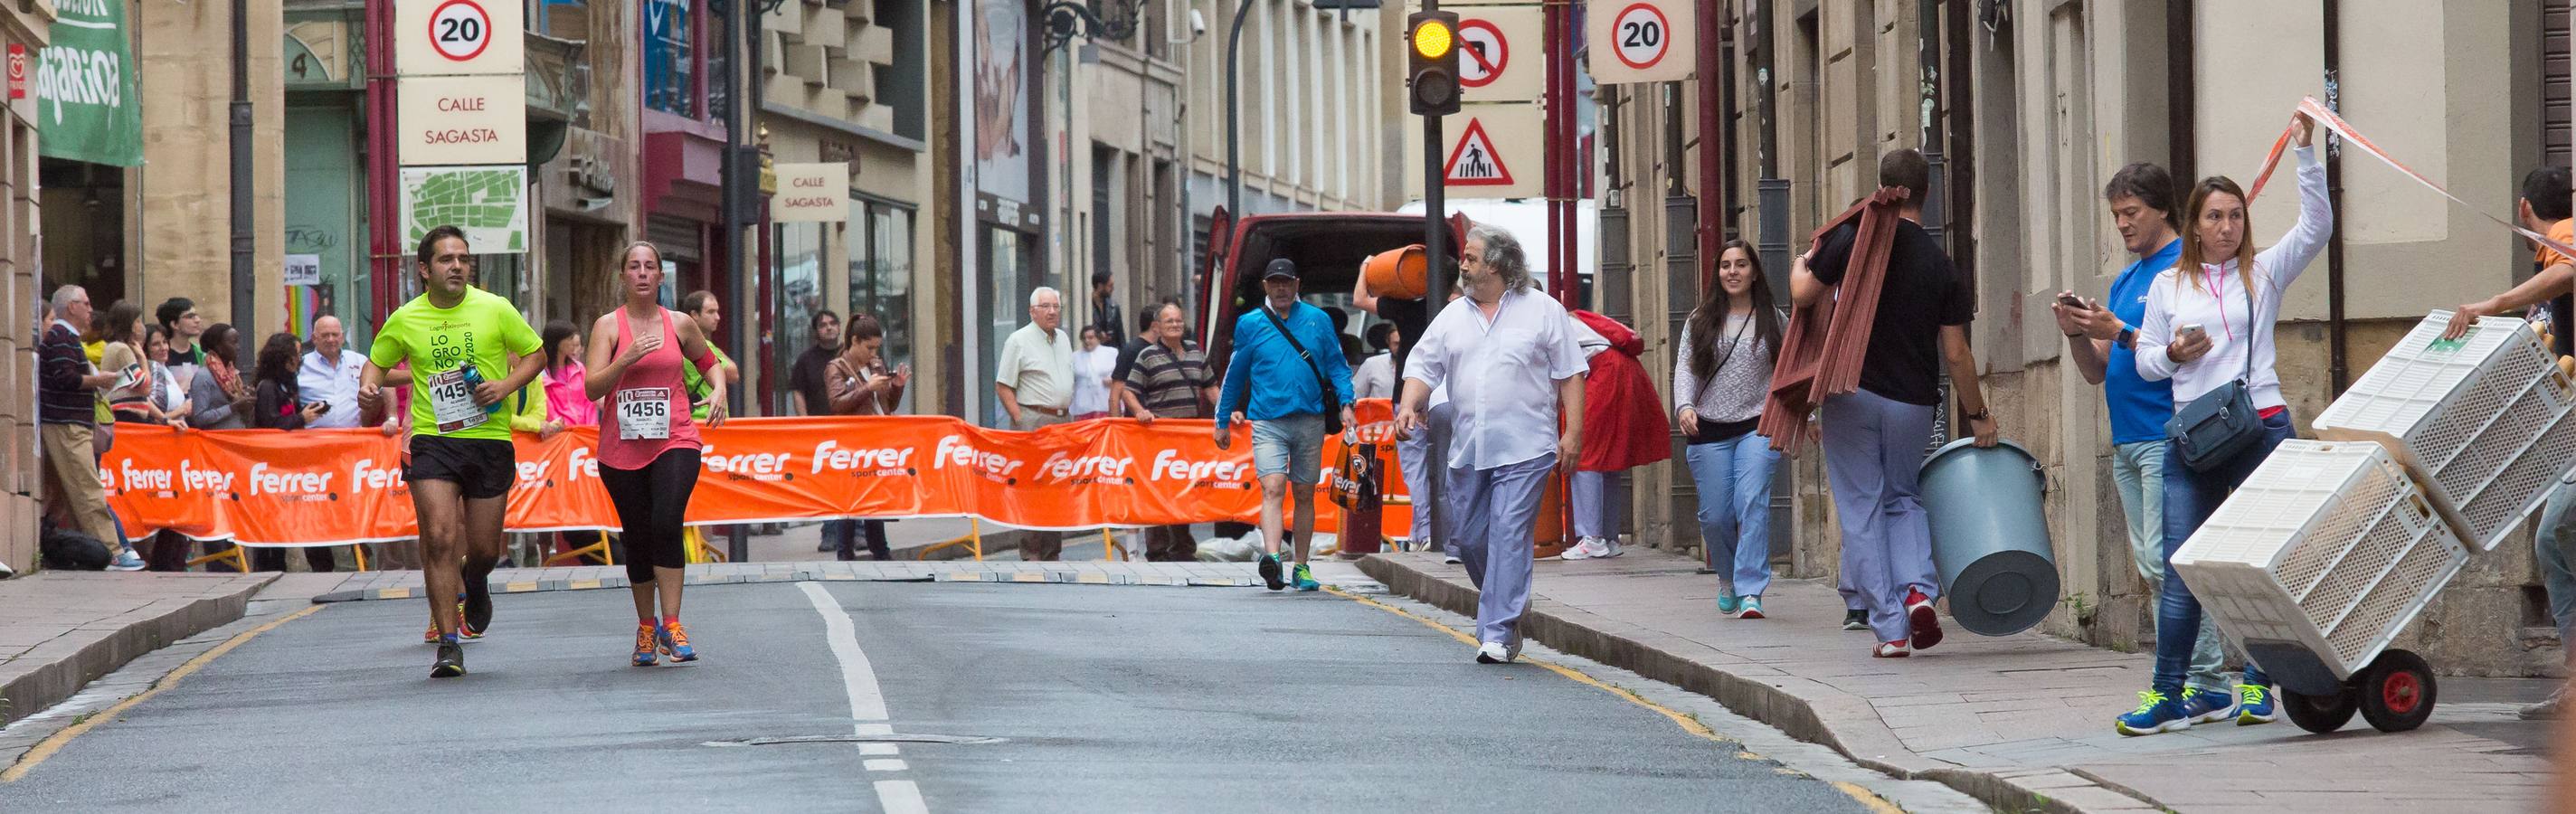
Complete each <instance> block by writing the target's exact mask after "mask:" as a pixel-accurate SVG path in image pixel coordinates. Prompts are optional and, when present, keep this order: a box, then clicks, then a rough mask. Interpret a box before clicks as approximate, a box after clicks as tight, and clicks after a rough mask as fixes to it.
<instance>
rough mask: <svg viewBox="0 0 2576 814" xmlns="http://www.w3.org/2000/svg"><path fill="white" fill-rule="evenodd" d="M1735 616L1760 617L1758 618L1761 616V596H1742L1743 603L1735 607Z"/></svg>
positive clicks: (1743, 617)
mask: <svg viewBox="0 0 2576 814" xmlns="http://www.w3.org/2000/svg"><path fill="white" fill-rule="evenodd" d="M1735 618H1737V619H1760V618H1762V597H1758V596H1748V597H1745V598H1744V605H1743V606H1742V607H1740V608H1737V609H1736V611H1735Z"/></svg>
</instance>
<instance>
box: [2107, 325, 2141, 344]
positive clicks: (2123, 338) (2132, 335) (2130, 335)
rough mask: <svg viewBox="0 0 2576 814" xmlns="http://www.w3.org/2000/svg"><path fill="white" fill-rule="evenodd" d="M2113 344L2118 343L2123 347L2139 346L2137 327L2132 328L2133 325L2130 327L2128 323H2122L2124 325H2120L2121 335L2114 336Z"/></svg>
mask: <svg viewBox="0 0 2576 814" xmlns="http://www.w3.org/2000/svg"><path fill="white" fill-rule="evenodd" d="M2111 344H2114V345H2118V346H2120V347H2123V348H2135V347H2137V346H2138V331H2137V329H2135V328H2131V327H2129V326H2127V325H2122V326H2120V335H2119V336H2115V337H2112V338H2111Z"/></svg>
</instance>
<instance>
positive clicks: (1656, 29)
mask: <svg viewBox="0 0 2576 814" xmlns="http://www.w3.org/2000/svg"><path fill="white" fill-rule="evenodd" d="M463 1H464V0H458V2H463ZM1672 34H1673V25H1672V23H1670V22H1667V21H1666V20H1665V19H1664V12H1663V11H1662V10H1659V9H1657V8H1655V7H1654V6H1653V5H1651V4H1647V3H1631V4H1629V5H1628V7H1627V8H1623V9H1620V10H1619V16H1617V17H1613V18H1611V20H1610V38H1611V46H1612V48H1611V53H1614V54H1617V55H1618V56H1619V62H1620V63H1621V64H1624V65H1627V66H1628V67H1630V68H1635V69H1637V70H1641V71H1642V70H1645V69H1648V68H1652V67H1654V66H1655V64H1656V63H1658V62H1662V61H1663V60H1664V55H1665V54H1668V53H1671V52H1672V42H1673V36H1672Z"/></svg>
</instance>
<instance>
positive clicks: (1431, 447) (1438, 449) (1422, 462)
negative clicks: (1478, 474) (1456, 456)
mask: <svg viewBox="0 0 2576 814" xmlns="http://www.w3.org/2000/svg"><path fill="white" fill-rule="evenodd" d="M1457 417H1458V411H1457V410H1455V409H1452V408H1451V407H1450V406H1449V403H1448V402H1445V401H1444V402H1441V403H1440V406H1438V407H1433V408H1431V411H1430V414H1429V415H1428V416H1427V417H1426V420H1425V421H1424V422H1423V425H1424V426H1423V430H1422V431H1421V432H1417V433H1414V434H1413V437H1412V438H1407V439H1405V440H1402V441H1397V442H1395V460H1396V465H1397V466H1398V467H1401V468H1402V469H1403V470H1404V471H1403V473H1402V474H1403V475H1404V491H1405V495H1406V497H1407V499H1409V500H1412V501H1413V536H1412V538H1411V539H1410V540H1409V541H1408V542H1410V543H1411V544H1412V545H1411V546H1410V547H1411V548H1412V549H1413V550H1415V551H1426V550H1429V549H1428V541H1431V540H1438V541H1440V550H1441V552H1442V553H1445V554H1448V555H1449V556H1452V557H1455V556H1458V542H1457V541H1456V540H1452V539H1450V535H1447V534H1435V533H1433V531H1432V529H1431V514H1432V511H1431V478H1432V476H1433V474H1434V473H1437V472H1440V471H1442V470H1444V469H1447V468H1448V461H1449V427H1450V423H1451V422H1452V421H1453V420H1455V419H1456V418H1457Z"/></svg>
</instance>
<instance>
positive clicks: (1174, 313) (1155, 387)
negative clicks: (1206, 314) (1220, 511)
mask: <svg viewBox="0 0 2576 814" xmlns="http://www.w3.org/2000/svg"><path fill="white" fill-rule="evenodd" d="M1153 318H1154V322H1153V327H1152V328H1151V329H1150V330H1147V331H1144V332H1142V333H1140V334H1139V338H1141V339H1144V340H1146V341H1148V342H1151V343H1152V344H1149V345H1146V346H1145V348H1144V349H1143V350H1141V351H1138V352H1137V354H1136V363H1135V365H1134V366H1132V367H1130V368H1129V369H1128V371H1127V378H1126V382H1125V383H1126V387H1125V388H1124V389H1122V390H1121V391H1120V393H1121V394H1122V395H1123V396H1124V398H1125V399H1126V401H1127V414H1128V415H1132V416H1135V417H1136V420H1137V421H1140V422H1143V423H1147V424H1152V423H1154V419H1157V418H1204V417H1206V416H1207V413H1208V407H1209V405H1213V404H1215V403H1216V396H1217V394H1216V386H1215V384H1214V383H1213V381H1212V378H1213V377H1211V376H1210V375H1209V374H1208V364H1207V354H1206V353H1205V352H1203V351H1201V350H1199V343H1197V342H1195V341H1192V340H1191V339H1190V329H1189V324H1188V322H1187V321H1186V320H1184V319H1183V318H1182V317H1181V306H1180V305H1179V304H1178V303H1173V302H1164V303H1163V304H1161V305H1158V306H1155V307H1154V311H1153ZM1198 549H1199V545H1198V540H1196V539H1194V538H1192V537H1191V536H1190V527H1189V526H1186V525H1183V526H1155V527H1153V528H1149V529H1146V530H1145V559H1147V560H1149V561H1153V562H1189V561H1192V560H1195V559H1197V558H1198Z"/></svg>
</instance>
